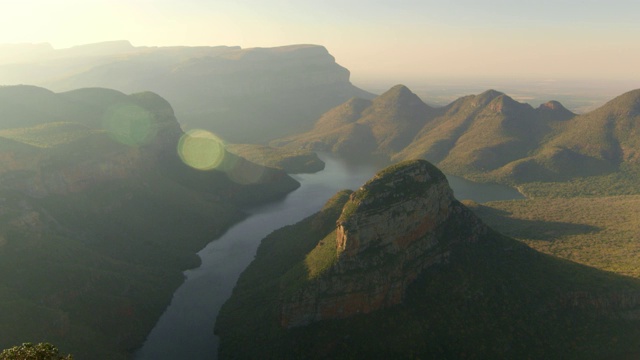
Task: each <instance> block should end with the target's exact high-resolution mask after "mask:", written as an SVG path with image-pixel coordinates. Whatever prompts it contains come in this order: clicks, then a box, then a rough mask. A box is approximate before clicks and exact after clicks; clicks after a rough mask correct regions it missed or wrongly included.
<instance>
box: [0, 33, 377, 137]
mask: <svg viewBox="0 0 640 360" xmlns="http://www.w3.org/2000/svg"><path fill="white" fill-rule="evenodd" d="M18 48H20V46H17V45H16V46H13V47H0V83H4V84H33V85H39V86H44V87H47V88H49V89H52V90H55V91H68V90H72V89H76V88H84V87H105V88H112V89H116V90H119V91H122V92H126V93H131V92H141V91H153V92H156V93H158V94H160V95H162V96H163V97H164V98H166V99H167V100H169V102H170V103H171V104H172V106H173V107H174V108H175V111H176V114H177V118H178V119H179V121H180V122H181V124H182V126H183V128H185V129H195V128H202V129H206V130H209V131H211V132H214V133H216V134H217V135H218V136H220V137H222V138H224V139H225V140H228V141H230V142H235V143H244V142H246V143H258V142H266V141H268V140H271V139H274V138H278V137H283V136H285V135H289V134H294V133H299V132H302V131H307V130H309V129H310V128H311V127H312V126H313V121H315V120H316V119H317V118H318V117H319V116H320V115H321V114H322V113H324V112H325V111H327V110H328V109H330V108H332V107H334V106H336V105H339V104H340V103H342V102H344V101H346V100H348V99H349V98H351V97H354V96H355V97H364V98H371V97H373V95H371V94H369V93H367V92H365V91H363V90H361V89H359V88H357V87H355V86H353V85H352V84H351V83H350V82H349V71H348V70H347V69H345V68H344V67H342V66H340V65H338V64H337V63H336V62H335V59H334V58H333V56H331V55H330V54H329V52H328V51H327V50H326V49H325V48H324V47H322V46H317V45H290V46H282V47H275V48H249V49H241V48H239V47H229V46H215V47H134V46H132V45H131V44H130V43H129V42H127V41H115V42H107V43H99V44H89V45H84V46H79V47H73V48H69V49H60V50H54V49H52V48H50V46H46V45H42V46H35V45H31V46H28V45H22V46H21V48H22V49H23V51H22V52H20V51H19V49H18ZM17 53H21V54H22V55H21V56H17V55H16V54H17ZM3 59H4V61H3Z"/></svg>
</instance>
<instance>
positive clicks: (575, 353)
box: [215, 160, 640, 359]
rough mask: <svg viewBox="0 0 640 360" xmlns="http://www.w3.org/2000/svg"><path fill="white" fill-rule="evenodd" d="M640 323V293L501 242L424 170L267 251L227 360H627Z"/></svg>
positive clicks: (332, 211) (416, 163)
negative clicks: (387, 359)
mask: <svg viewBox="0 0 640 360" xmlns="http://www.w3.org/2000/svg"><path fill="white" fill-rule="evenodd" d="M638 309H640V282H639V281H637V280H635V279H631V278H625V277H621V276H616V275H613V274H610V273H606V272H602V271H598V270H596V269H593V268H588V267H585V266H581V265H578V264H574V263H570V262H568V261H564V260H560V259H557V258H554V257H550V256H547V255H543V254H540V253H538V252H536V251H534V250H532V249H530V248H528V247H527V246H525V245H523V244H521V243H519V242H518V241H516V240H513V239H511V238H508V237H505V236H502V235H500V234H498V233H496V232H495V231H493V230H492V229H490V228H489V227H487V226H486V225H484V224H483V223H482V222H481V221H480V220H479V219H478V218H477V217H476V216H475V215H474V214H473V213H472V212H471V211H470V210H468V209H467V208H466V207H465V206H464V205H462V204H461V203H459V202H458V201H456V200H455V199H454V197H453V195H452V191H451V189H450V188H449V186H448V183H447V181H446V178H445V177H444V175H443V174H442V173H441V172H440V171H439V170H438V169H437V168H435V167H434V166H433V165H431V164H430V163H428V162H426V161H422V160H412V161H407V162H403V163H400V164H397V165H393V166H391V167H389V168H387V169H385V170H383V171H381V172H380V173H378V174H377V175H376V176H375V177H374V178H373V179H371V180H370V181H368V182H367V183H366V184H364V185H363V186H362V187H361V188H360V189H358V190H357V191H355V192H351V191H347V190H345V191H343V192H340V193H338V194H336V196H334V198H332V199H331V200H329V202H328V203H327V205H326V206H325V207H324V208H323V209H322V210H321V211H320V212H319V213H317V214H316V215H313V216H311V217H309V218H307V219H305V220H303V221H301V222H299V223H298V224H295V225H292V226H287V227H285V228H282V229H280V230H277V231H275V232H274V233H272V234H271V235H269V236H268V237H267V238H266V239H264V240H263V242H262V244H261V246H260V248H259V250H258V253H257V256H256V259H255V260H254V262H253V263H252V264H251V265H250V266H249V267H248V268H247V270H245V272H244V273H243V274H242V276H241V277H240V279H239V281H238V284H237V286H236V288H235V289H234V292H233V295H232V297H231V298H230V300H229V301H228V302H227V303H226V304H225V305H224V306H223V308H222V310H221V312H220V314H219V316H218V320H217V322H216V328H215V330H216V333H217V334H218V335H219V336H220V338H221V345H220V356H221V357H223V358H255V357H256V356H260V357H265V356H266V357H268V358H416V357H420V358H504V357H510V358H527V357H532V358H556V359H560V358H563V359H564V358H575V359H579V358H585V357H589V358H611V357H613V358H620V357H633V356H635V355H639V354H640V344H638V343H637V341H636V340H637V338H638V336H640V321H639V319H638V316H637V312H638Z"/></svg>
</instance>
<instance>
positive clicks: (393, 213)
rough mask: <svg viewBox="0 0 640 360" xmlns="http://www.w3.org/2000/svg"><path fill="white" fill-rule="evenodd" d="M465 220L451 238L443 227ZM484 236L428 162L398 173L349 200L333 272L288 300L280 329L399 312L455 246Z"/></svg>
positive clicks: (481, 227)
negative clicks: (460, 230) (415, 284)
mask: <svg viewBox="0 0 640 360" xmlns="http://www.w3.org/2000/svg"><path fill="white" fill-rule="evenodd" d="M465 215H466V217H468V218H469V219H470V223H469V225H470V226H469V227H468V231H465V232H464V233H463V234H462V233H461V234H460V236H449V237H446V238H445V237H444V236H443V234H444V231H445V228H446V226H445V224H446V223H447V222H449V221H450V220H451V219H452V218H456V217H460V216H465ZM486 231H487V229H486V227H485V226H484V225H483V224H482V223H480V222H479V221H478V220H476V219H475V218H474V217H473V216H471V215H470V214H469V213H468V210H466V208H464V207H463V206H462V205H460V203H458V202H457V201H455V199H454V197H453V192H452V190H451V188H450V187H449V184H448V182H447V179H446V177H445V176H444V174H442V172H440V170H438V169H437V168H436V167H434V166H433V165H431V164H430V163H428V162H427V161H424V160H414V161H407V162H402V163H400V164H397V165H395V166H392V167H390V168H388V169H387V170H385V171H383V172H381V173H379V174H378V175H377V176H375V177H374V178H373V179H371V180H370V181H368V182H367V183H366V184H364V185H363V186H362V187H361V188H360V189H358V190H357V191H356V192H354V193H352V194H351V195H350V197H349V200H348V201H347V203H346V204H345V205H344V207H343V210H342V214H341V215H340V218H339V219H338V221H337V225H336V230H335V235H334V236H335V252H336V258H335V260H334V262H333V264H332V266H331V267H329V268H328V269H327V270H326V271H324V272H322V274H320V275H319V276H317V278H315V279H314V280H312V281H310V282H308V283H307V284H306V285H305V286H304V287H302V288H301V289H300V290H298V291H295V292H294V293H293V294H292V295H290V296H288V297H286V298H285V299H284V301H283V304H282V306H281V324H282V326H284V327H294V326H300V325H306V324H309V323H311V322H315V321H319V320H325V319H338V318H346V317H350V316H353V315H356V314H361V313H370V312H372V311H375V310H378V309H381V308H385V307H389V306H392V305H396V304H399V303H401V302H402V301H403V299H404V295H405V292H406V289H407V287H408V286H409V285H410V284H411V283H412V282H413V281H414V280H415V279H416V278H417V277H418V276H419V275H420V274H421V273H422V271H423V270H424V269H426V268H428V267H430V266H432V265H433V264H441V263H444V262H447V259H448V255H449V248H448V245H449V244H451V243H459V242H474V241H476V240H477V239H478V235H479V234H482V233H486Z"/></svg>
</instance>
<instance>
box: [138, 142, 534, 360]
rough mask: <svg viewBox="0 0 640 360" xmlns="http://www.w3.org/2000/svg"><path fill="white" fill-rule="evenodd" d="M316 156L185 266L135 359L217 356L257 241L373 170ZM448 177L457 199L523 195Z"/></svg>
mask: <svg viewBox="0 0 640 360" xmlns="http://www.w3.org/2000/svg"><path fill="white" fill-rule="evenodd" d="M320 156H321V158H322V160H323V161H324V162H325V163H326V166H325V169H324V170H323V171H321V172H318V173H315V174H303V175H295V176H294V177H295V178H296V180H298V181H299V182H300V184H301V186H300V187H299V188H298V189H297V190H295V191H294V192H292V193H290V194H288V195H287V196H286V197H285V198H284V199H282V200H279V201H276V202H272V203H269V204H266V205H262V206H258V207H254V208H250V209H247V212H248V213H249V216H248V217H247V218H246V219H245V220H243V221H242V222H240V223H238V224H236V225H234V226H233V227H231V228H230V229H229V230H228V231H227V232H226V233H224V234H223V235H222V236H221V237H220V238H218V239H217V240H215V241H212V242H211V243H209V245H207V246H206V247H205V248H204V249H202V250H201V251H200V252H199V253H198V255H199V256H200V258H201V259H202V264H201V266H200V267H199V268H197V269H193V270H188V271H185V273H184V274H185V282H184V283H183V284H182V286H180V288H178V290H176V292H175V293H174V295H173V299H172V301H171V304H170V305H169V307H168V308H167V309H166V310H165V312H164V314H163V315H162V316H161V317H160V319H159V320H158V323H157V324H156V326H155V328H154V329H153V330H152V331H151V333H150V334H149V336H148V337H147V340H146V341H145V343H144V345H143V346H142V348H141V349H140V350H139V351H138V352H137V353H136V359H138V360H152V359H153V360H163V359H183V358H187V357H188V358H189V359H193V360H198V359H215V358H217V348H218V338H217V337H216V336H214V335H213V326H214V323H215V319H216V316H217V314H218V311H219V310H220V307H221V306H222V304H223V303H224V302H225V301H226V300H227V299H228V298H229V296H231V291H232V290H233V287H234V286H235V283H236V281H237V280H238V277H239V276H240V273H241V272H242V271H243V270H244V269H245V268H246V267H247V266H248V265H249V263H250V262H251V261H252V260H253V257H254V255H255V252H256V249H257V248H258V245H259V244H260V241H261V240H262V239H263V238H264V237H265V236H266V235H268V234H269V233H271V232H272V231H273V230H276V229H278V228H281V227H283V226H285V225H289V224H293V223H296V222H298V221H300V220H302V219H304V218H305V217H307V216H309V215H311V214H313V213H315V212H316V211H318V210H319V209H320V208H321V207H322V206H323V205H324V203H325V202H326V201H327V200H328V199H329V198H330V197H331V196H333V195H334V194H335V193H336V192H338V191H339V190H342V189H357V188H358V187H359V186H360V185H362V184H363V183H364V182H365V181H367V180H368V179H370V178H371V177H372V176H373V175H374V174H375V172H376V170H377V167H375V166H374V165H372V164H352V163H351V164H350V163H347V162H345V161H344V160H341V159H338V158H335V157H333V156H330V155H327V154H321V155H320ZM447 178H448V179H449V183H450V185H451V187H452V188H453V190H454V194H455V195H456V198H458V199H472V200H475V201H477V202H486V201H490V200H508V199H516V198H522V195H521V194H520V193H518V192H517V191H516V190H514V189H512V188H509V187H506V186H501V185H495V184H478V183H474V182H471V181H467V180H465V179H462V178H459V177H452V176H448V177H447Z"/></svg>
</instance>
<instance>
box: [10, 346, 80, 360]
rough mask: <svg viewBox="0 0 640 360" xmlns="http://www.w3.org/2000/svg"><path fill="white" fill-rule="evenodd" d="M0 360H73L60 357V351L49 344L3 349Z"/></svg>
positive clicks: (69, 356)
mask: <svg viewBox="0 0 640 360" xmlns="http://www.w3.org/2000/svg"><path fill="white" fill-rule="evenodd" d="M0 359H1V360H73V356H71V355H66V356H63V355H60V351H59V350H58V348H57V347H55V346H54V345H51V344H49V343H38V344H35V345H34V344H32V343H24V344H22V345H19V346H14V347H12V348H10V349H5V350H3V351H2V352H1V353H0Z"/></svg>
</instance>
